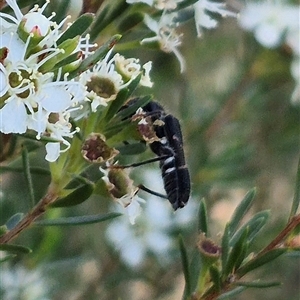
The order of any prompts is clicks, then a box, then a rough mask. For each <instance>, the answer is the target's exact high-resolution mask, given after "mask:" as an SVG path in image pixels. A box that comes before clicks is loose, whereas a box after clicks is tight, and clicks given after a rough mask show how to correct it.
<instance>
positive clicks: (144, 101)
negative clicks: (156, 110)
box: [117, 95, 152, 120]
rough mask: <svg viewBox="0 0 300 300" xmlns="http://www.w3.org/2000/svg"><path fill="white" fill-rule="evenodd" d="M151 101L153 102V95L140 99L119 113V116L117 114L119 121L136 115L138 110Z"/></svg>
mask: <svg viewBox="0 0 300 300" xmlns="http://www.w3.org/2000/svg"><path fill="white" fill-rule="evenodd" d="M151 100H152V96H151V95H147V96H144V97H140V98H138V99H137V101H136V102H135V103H134V104H132V105H130V106H128V107H126V108H124V109H122V110H121V111H119V112H118V114H117V117H118V119H119V120H120V119H124V118H126V117H128V116H130V115H132V114H134V113H135V112H136V111H137V109H138V108H140V107H143V106H145V105H146V104H147V103H149V102H150V101H151Z"/></svg>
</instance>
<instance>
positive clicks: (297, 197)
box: [290, 158, 300, 219]
mask: <svg viewBox="0 0 300 300" xmlns="http://www.w3.org/2000/svg"><path fill="white" fill-rule="evenodd" d="M299 203H300V158H299V161H298V170H297V176H296V187H295V194H294V199H293V203H292V208H291V212H290V219H291V218H292V217H293V216H294V215H295V214H296V213H297V209H298V207H299Z"/></svg>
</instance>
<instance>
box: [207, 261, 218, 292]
mask: <svg viewBox="0 0 300 300" xmlns="http://www.w3.org/2000/svg"><path fill="white" fill-rule="evenodd" d="M209 273H210V277H211V280H212V282H213V283H214V287H215V289H216V290H217V291H218V292H219V291H220V290H221V276H220V272H219V269H218V268H217V267H216V266H211V267H210V268H209Z"/></svg>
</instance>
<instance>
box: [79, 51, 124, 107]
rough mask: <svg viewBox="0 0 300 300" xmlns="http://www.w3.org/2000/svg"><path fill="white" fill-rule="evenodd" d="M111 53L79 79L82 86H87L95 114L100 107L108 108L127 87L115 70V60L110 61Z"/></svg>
mask: <svg viewBox="0 0 300 300" xmlns="http://www.w3.org/2000/svg"><path fill="white" fill-rule="evenodd" d="M111 52H112V50H110V51H109V52H108V53H107V55H106V56H105V58H104V59H103V60H101V61H99V62H98V63H97V64H96V65H95V66H94V67H93V69H92V70H87V71H86V72H84V73H82V74H81V75H80V78H79V81H80V82H81V84H82V85H85V86H87V95H86V99H87V100H88V101H90V102H91V108H92V111H93V112H95V111H96V110H97V107H98V106H99V105H103V106H106V105H107V103H108V102H109V101H112V100H114V99H116V97H117V94H118V92H119V91H120V89H122V88H124V87H125V86H126V85H127V84H126V83H124V81H123V79H122V76H121V75H120V74H119V73H118V72H117V71H116V70H115V65H114V58H112V59H111V60H109V56H110V55H111Z"/></svg>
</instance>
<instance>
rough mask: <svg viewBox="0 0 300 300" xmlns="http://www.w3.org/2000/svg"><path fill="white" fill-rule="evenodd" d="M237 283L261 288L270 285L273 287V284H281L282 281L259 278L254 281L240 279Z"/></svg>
mask: <svg viewBox="0 0 300 300" xmlns="http://www.w3.org/2000/svg"><path fill="white" fill-rule="evenodd" d="M235 285H237V286H245V287H253V288H260V289H261V288H269V287H273V286H279V285H281V282H278V281H272V282H261V281H259V280H256V281H252V282H243V281H239V282H235Z"/></svg>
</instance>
